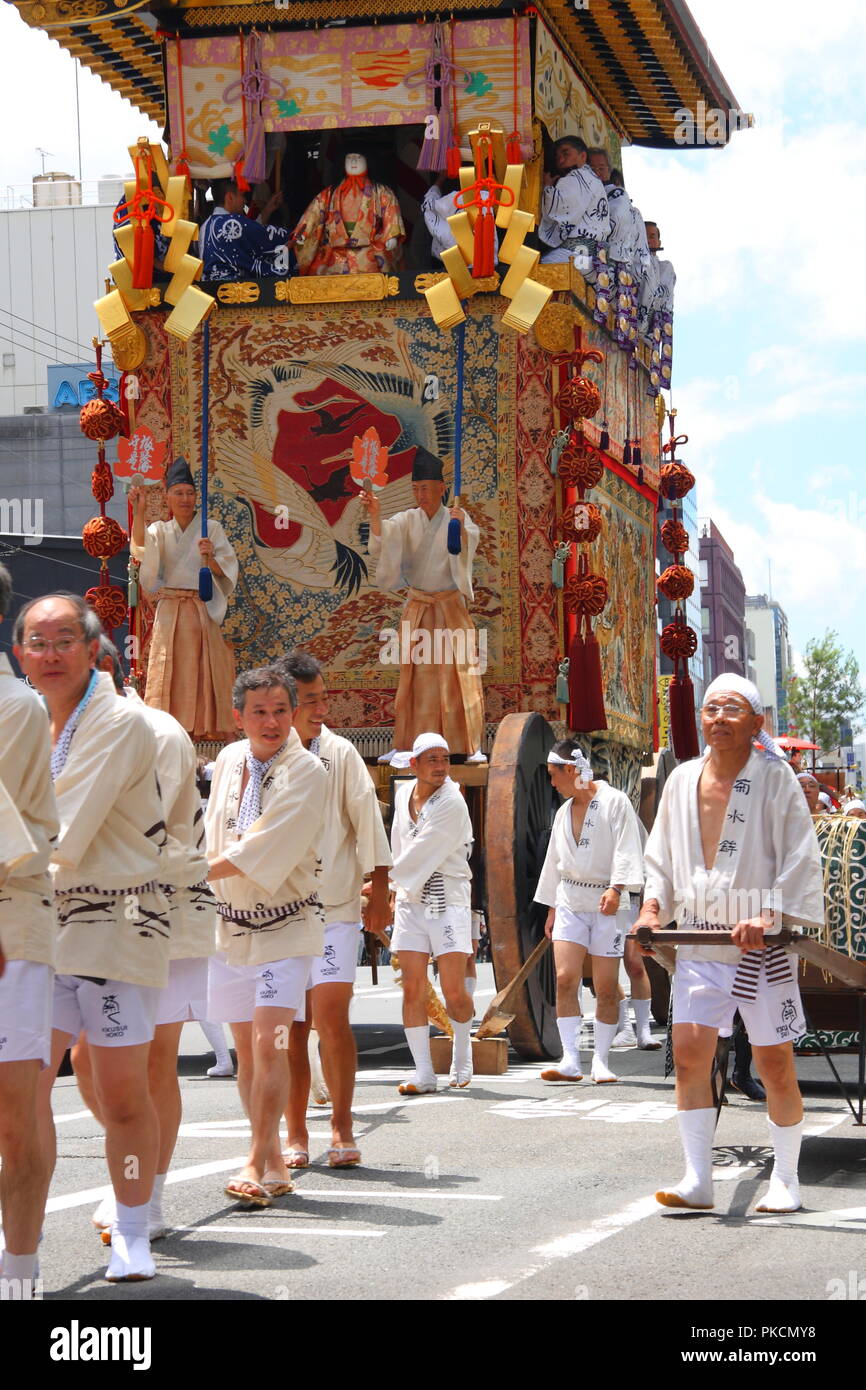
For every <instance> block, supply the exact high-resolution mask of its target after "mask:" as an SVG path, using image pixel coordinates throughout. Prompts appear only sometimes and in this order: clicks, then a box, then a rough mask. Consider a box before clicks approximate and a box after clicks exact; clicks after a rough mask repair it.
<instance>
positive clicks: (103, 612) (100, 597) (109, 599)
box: [84, 584, 127, 632]
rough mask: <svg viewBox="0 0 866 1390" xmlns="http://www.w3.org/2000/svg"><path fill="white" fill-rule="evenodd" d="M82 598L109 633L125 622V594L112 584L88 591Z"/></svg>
mask: <svg viewBox="0 0 866 1390" xmlns="http://www.w3.org/2000/svg"><path fill="white" fill-rule="evenodd" d="M84 597H85V599H86V600H87V602H88V603H89V604H90V606H91V608H93V609H94V610H95V612H96V615H97V617H98V618H99V620H100V622H101V623H102V626H103V627H105V628H107V629H108V631H109V632H111V631H113V629H114V628H116V627H122V626H123V624H124V623H125V622H126V614H127V604H126V594H125V593H124V592H123V590H122V589H118V588H117V587H116V586H115V585H114V584H107V585H105V586H104V587H102V588H96V589H88V590H87V593H86V594H85V595H84Z"/></svg>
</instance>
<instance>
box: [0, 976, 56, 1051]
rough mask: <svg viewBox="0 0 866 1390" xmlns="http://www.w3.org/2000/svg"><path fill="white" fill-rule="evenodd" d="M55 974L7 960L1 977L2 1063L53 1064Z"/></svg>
mask: <svg viewBox="0 0 866 1390" xmlns="http://www.w3.org/2000/svg"><path fill="white" fill-rule="evenodd" d="M53 1009H54V971H53V970H52V968H51V966H50V965H43V964H42V963H41V962H40V961H34V960H8V961H7V962H6V969H5V970H4V972H3V975H2V976H0V1062H41V1063H42V1065H43V1066H44V1067H47V1066H48V1064H49V1062H50V1061H51V1019H52V1014H53Z"/></svg>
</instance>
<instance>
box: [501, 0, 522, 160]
mask: <svg viewBox="0 0 866 1390" xmlns="http://www.w3.org/2000/svg"><path fill="white" fill-rule="evenodd" d="M519 24H520V20H519V18H518V16H517V15H515V16H514V30H513V33H512V37H511V62H512V92H513V95H514V129H513V130H512V132H511V134H510V135H509V136H508V143H507V144H506V146H505V158H506V159H507V160H508V163H509V164H522V163H523V151H522V149H521V148H520V131H519V130H518V129H517V122H518V115H517V103H518V78H517V61H518V52H519V29H518V25H519Z"/></svg>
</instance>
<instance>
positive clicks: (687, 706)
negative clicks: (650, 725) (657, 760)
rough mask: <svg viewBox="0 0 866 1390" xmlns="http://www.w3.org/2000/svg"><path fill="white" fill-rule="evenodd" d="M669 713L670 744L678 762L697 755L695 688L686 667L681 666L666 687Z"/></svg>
mask: <svg viewBox="0 0 866 1390" xmlns="http://www.w3.org/2000/svg"><path fill="white" fill-rule="evenodd" d="M668 691H669V699H670V714H671V744H672V745H673V750H674V753H675V754H676V756H677V758H678V759H679V760H680V762H683V761H685V760H686V759H687V758H696V757H697V756H698V730H697V726H696V724H695V688H694V686H693V685H692V678H691V676H690V675H689V673H688V669H687V668H686V667H683V669H682V671H679V672H678V673H677V674H676V675H675V676H674V678H673V680H672V681H671V683H670V686H669V687H668Z"/></svg>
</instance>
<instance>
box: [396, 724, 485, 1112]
mask: <svg viewBox="0 0 866 1390" xmlns="http://www.w3.org/2000/svg"><path fill="white" fill-rule="evenodd" d="M410 766H411V768H412V771H413V772H414V773H415V779H414V780H413V781H408V780H406V781H401V782H398V783H397V784H396V789H395V793H394V819H393V823H392V826H391V853H392V854H393V856H394V864H393V867H392V869H391V880H392V882H393V883H394V884H395V885H396V888H397V899H396V905H395V911H394V932H393V935H392V937H391V949H392V951H396V952H398V953H399V956H400V969H401V971H402V974H403V1026H404V1029H405V1032H406V1041H407V1042H408V1044H409V1050H410V1051H411V1053H412V1059H413V1061H414V1063H415V1073H414V1075H413V1076H412V1077H410V1078H409V1080H408V1081H406V1082H404V1083H403V1085H401V1086H400V1087H399V1090H400V1094H401V1095H410V1096H414V1095H423V1094H425V1093H427V1092H430V1091H435V1090H436V1074H435V1072H434V1071H433V1062H432V1059H431V1056H430V1027H429V1024H428V1021H427V966H428V962H429V959H430V957H431V956H433V957H434V958H435V960H436V963H437V965H438V967H439V980H440V983H441V985H442V993H443V994H444V996H445V1007H446V1009H447V1010H448V1018H449V1020H450V1023H451V1028H452V1030H453V1033H454V1052H453V1059H452V1063H451V1074H450V1077H449V1082H450V1084H451V1085H452V1086H459V1087H461V1088H462V1087H464V1086H468V1085H469V1082H470V1081H471V1080H472V1044H471V1040H470V1037H469V1030H470V1028H471V1026H472V1012H473V1008H472V999H471V997H470V995H469V993H468V992H467V989H466V957H467V956H468V955H471V953H472V921H471V916H472V913H471V888H472V872H471V870H470V868H469V855H470V853H471V851H472V822H471V820H470V819H469V811H468V810H467V807H466V802H465V801H464V800H463V796H462V794H461V792H460V788H459V786H458V785H457V783H456V782H454V781H452V779H451V778H450V777H449V775H448V774H449V771H450V766H451V762H450V753H449V749H448V744H447V743H446V742H445V739H444V738H443V737H442V735H441V734H436V733H424V734H419V735H418V737H417V738H416V740H415V742H414V744H413V745H412V756H411V761H410Z"/></svg>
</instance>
